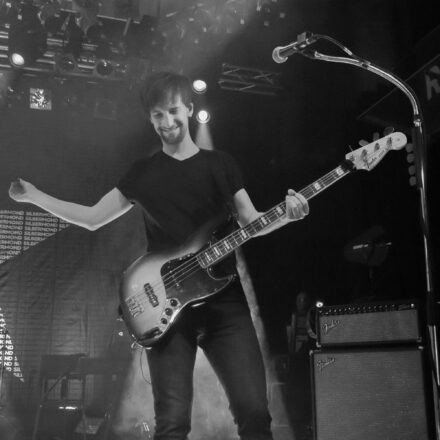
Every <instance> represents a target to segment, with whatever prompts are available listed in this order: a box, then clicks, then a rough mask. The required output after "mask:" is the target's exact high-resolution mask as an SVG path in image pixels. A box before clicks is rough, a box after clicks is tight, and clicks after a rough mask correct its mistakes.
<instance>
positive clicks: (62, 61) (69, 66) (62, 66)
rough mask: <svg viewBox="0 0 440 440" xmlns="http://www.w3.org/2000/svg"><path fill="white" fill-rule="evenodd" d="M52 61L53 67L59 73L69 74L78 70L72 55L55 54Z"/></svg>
mask: <svg viewBox="0 0 440 440" xmlns="http://www.w3.org/2000/svg"><path fill="white" fill-rule="evenodd" d="M54 60H55V65H54V67H55V69H57V70H59V72H60V73H71V72H73V71H75V70H76V69H77V68H78V63H77V61H76V59H75V57H74V56H73V54H72V53H57V54H56V55H55V57H54Z"/></svg>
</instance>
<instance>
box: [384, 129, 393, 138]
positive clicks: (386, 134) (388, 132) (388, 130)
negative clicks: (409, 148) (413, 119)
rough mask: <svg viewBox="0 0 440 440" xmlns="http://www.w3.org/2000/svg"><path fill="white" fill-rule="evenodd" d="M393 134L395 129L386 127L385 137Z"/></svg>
mask: <svg viewBox="0 0 440 440" xmlns="http://www.w3.org/2000/svg"><path fill="white" fill-rule="evenodd" d="M391 133H394V127H385V130H384V131H383V135H384V136H388V135H389V134H391Z"/></svg>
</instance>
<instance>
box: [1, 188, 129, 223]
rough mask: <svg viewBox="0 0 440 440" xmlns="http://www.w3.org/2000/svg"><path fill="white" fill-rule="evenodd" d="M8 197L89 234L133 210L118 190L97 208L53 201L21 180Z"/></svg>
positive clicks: (95, 206) (109, 193)
mask: <svg viewBox="0 0 440 440" xmlns="http://www.w3.org/2000/svg"><path fill="white" fill-rule="evenodd" d="M9 196H10V197H11V198H12V199H13V200H15V201H17V202H20V203H32V204H33V205H36V206H39V207H40V208H42V209H44V210H45V211H47V212H50V213H51V214H53V215H55V216H56V217H59V218H61V219H63V220H65V221H67V222H69V223H73V224H75V225H77V226H81V227H83V228H86V229H88V230H90V231H95V230H96V229H98V228H100V227H101V226H104V225H106V224H107V223H110V222H111V221H113V220H115V219H116V218H118V217H120V216H121V215H122V214H125V213H126V212H127V211H129V210H130V208H131V207H132V206H133V205H132V204H131V203H130V202H129V201H128V200H127V199H126V198H125V197H124V196H123V195H122V193H121V192H120V191H119V190H118V189H117V188H113V189H112V190H111V191H110V192H108V193H107V194H106V195H105V196H104V197H103V198H102V199H101V200H99V202H98V203H96V204H95V205H93V206H84V205H80V204H77V203H71V202H66V201H64V200H60V199H57V198H55V197H52V196H50V195H49V194H46V193H44V192H43V191H40V190H39V189H37V188H36V187H35V186H34V185H32V184H31V183H29V182H26V181H25V180H22V179H17V180H16V181H14V182H12V183H11V186H10V188H9Z"/></svg>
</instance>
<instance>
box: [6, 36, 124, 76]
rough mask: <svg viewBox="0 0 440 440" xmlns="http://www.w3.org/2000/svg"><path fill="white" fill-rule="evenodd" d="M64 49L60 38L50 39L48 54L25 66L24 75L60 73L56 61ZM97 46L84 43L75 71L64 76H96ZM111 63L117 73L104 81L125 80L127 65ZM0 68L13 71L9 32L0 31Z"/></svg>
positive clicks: (112, 61)
mask: <svg viewBox="0 0 440 440" xmlns="http://www.w3.org/2000/svg"><path fill="white" fill-rule="evenodd" d="M62 47H63V42H62V41H61V40H60V39H58V38H48V39H47V50H46V52H45V53H44V54H43V55H42V56H41V57H39V58H38V59H37V60H36V62H34V63H33V64H32V65H29V66H25V67H24V68H23V69H22V70H23V73H31V74H32V73H37V72H46V73H53V74H56V73H60V72H58V70H59V66H58V65H57V62H56V59H57V56H58V55H59V54H60V53H61V51H62ZM95 52H96V45H95V44H86V43H83V50H82V52H81V55H80V57H79V59H78V61H77V65H76V66H75V69H73V70H72V71H70V72H67V71H63V72H62V73H63V76H74V77H83V78H90V77H92V76H93V77H95V78H96V79H97V78H98V77H97V76H96V73H95V72H96V69H95V66H96V63H97V62H98V61H99V59H98V58H97V57H96V55H95ZM109 63H111V64H112V66H113V70H114V72H115V74H114V75H109V77H102V79H104V78H105V79H109V80H122V79H124V78H125V75H126V70H127V63H126V62H122V61H121V62H119V61H115V60H110V61H109ZM0 68H4V69H11V68H12V67H11V65H10V63H9V55H8V34H7V32H4V31H0Z"/></svg>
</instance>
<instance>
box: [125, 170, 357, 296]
mask: <svg viewBox="0 0 440 440" xmlns="http://www.w3.org/2000/svg"><path fill="white" fill-rule="evenodd" d="M338 168H340V167H338ZM338 168H336V169H334V170H332V171H330V172H329V173H327V174H326V175H324V176H323V177H321V178H320V179H318V180H316V181H315V182H314V183H312V184H311V185H309V186H307V187H305V188H304V189H302V190H301V191H299V192H300V193H301V194H302V195H303V196H304V197H305V198H306V199H308V200H309V199H311V198H312V197H314V196H315V195H317V194H318V193H319V192H321V191H322V190H323V189H325V188H326V187H327V185H328V184H329V183H335V182H336V181H337V180H339V179H340V178H342V177H344V176H345V175H346V174H347V173H348V172H349V171H346V170H343V173H342V174H338V173H337V172H336V170H337V169H338ZM334 175H336V176H334ZM335 177H336V179H335ZM319 182H322V184H323V186H322V187H321V188H320V189H318V190H317V189H313V185H315V184H316V183H319ZM278 208H281V209H282V210H283V212H285V202H284V201H283V202H281V203H279V204H278V205H275V206H274V207H272V208H271V209H270V210H269V211H267V212H266V213H265V214H263V215H262V216H261V217H263V216H265V217H267V218H268V219H269V221H270V222H272V221H273V220H276V219H277V218H279V215H278V214H277V212H276V211H277V209H278ZM261 217H259V218H257V219H256V220H254V221H253V222H251V223H249V224H248V225H246V226H244V227H243V228H240V229H239V230H237V231H234V232H233V233H231V234H230V235H228V236H227V237H225V238H223V239H222V240H220V242H221V241H226V240H229V239H234V240H236V238H239V237H241V235H240V234H241V231H242V230H248V231H249V230H250V229H254V223H256V222H258V221H259V220H260V219H261ZM241 244H242V243H241ZM199 254H200V252H199V253H198V254H197V255H195V256H193V257H191V258H190V259H189V260H188V261H187V262H186V263H184V264H182V265H181V266H179V267H178V268H177V269H176V270H175V271H170V272H168V273H167V274H166V275H165V276H164V277H163V279H162V282H160V281H157V282H156V283H154V284H152V285H151V287H152V289H153V290H155V291H157V290H159V288H162V284H163V286H164V287H165V290H166V288H168V287H171V286H172V285H173V284H174V281H172V280H173V279H176V278H179V280H178V282H183V281H184V280H185V279H187V278H188V277H189V276H191V275H192V274H193V273H195V271H197V270H199V269H200V268H201V266H200V264H199V261H198V259H197V256H198V255H199ZM130 297H134V298H136V299H139V298H143V299H144V301H139V302H140V304H145V303H147V302H148V298H146V297H145V292H144V291H137V292H135V293H134V294H133V295H130Z"/></svg>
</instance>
